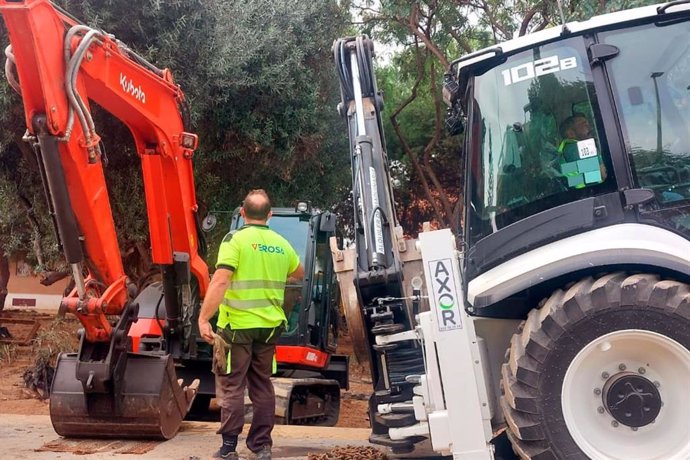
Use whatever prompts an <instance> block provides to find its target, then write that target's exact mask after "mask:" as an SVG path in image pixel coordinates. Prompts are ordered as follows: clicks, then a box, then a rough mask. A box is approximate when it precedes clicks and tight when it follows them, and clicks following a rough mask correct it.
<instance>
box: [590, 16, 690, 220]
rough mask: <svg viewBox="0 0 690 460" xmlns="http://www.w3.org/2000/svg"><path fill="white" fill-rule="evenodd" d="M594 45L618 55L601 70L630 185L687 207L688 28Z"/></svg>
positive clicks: (652, 29) (626, 35) (624, 35)
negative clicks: (605, 77)
mask: <svg viewBox="0 0 690 460" xmlns="http://www.w3.org/2000/svg"><path fill="white" fill-rule="evenodd" d="M600 40H601V41H603V42H605V43H608V44H611V45H614V46H616V47H617V48H618V49H619V50H620V52H619V54H618V56H616V57H615V58H613V59H611V60H610V61H609V62H607V63H606V67H607V70H608V72H609V75H610V78H611V80H612V86H613V90H614V96H615V101H616V108H617V110H618V114H619V118H620V120H621V127H622V130H623V135H624V136H625V142H626V148H627V150H628V153H629V154H630V157H631V164H632V169H633V175H634V177H635V180H636V182H637V184H636V185H637V186H638V187H644V188H648V189H652V190H654V191H655V195H656V198H657V204H658V205H660V206H662V207H674V206H678V205H680V204H689V203H688V200H690V23H688V22H682V23H675V24H670V25H665V26H662V25H655V24H649V25H644V26H639V27H635V28H631V29H626V30H620V31H613V32H607V33H602V34H600ZM684 220H685V223H682V222H681V224H682V225H683V226H685V227H688V226H690V221H688V217H684Z"/></svg>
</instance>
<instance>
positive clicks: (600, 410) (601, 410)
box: [597, 406, 604, 414]
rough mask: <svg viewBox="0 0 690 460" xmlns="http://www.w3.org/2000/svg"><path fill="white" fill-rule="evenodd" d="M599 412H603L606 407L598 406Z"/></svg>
mask: <svg viewBox="0 0 690 460" xmlns="http://www.w3.org/2000/svg"><path fill="white" fill-rule="evenodd" d="M597 412H599V413H600V414H603V413H604V408H603V407H601V406H599V407H597Z"/></svg>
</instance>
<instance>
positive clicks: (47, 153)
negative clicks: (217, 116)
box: [0, 0, 209, 342]
mask: <svg viewBox="0 0 690 460" xmlns="http://www.w3.org/2000/svg"><path fill="white" fill-rule="evenodd" d="M0 13H1V14H2V16H3V19H4V21H5V24H6V26H7V30H8V33H9V38H10V42H11V45H10V47H8V49H7V50H6V54H7V56H8V65H7V66H6V67H7V68H8V70H9V71H10V73H9V74H8V79H9V80H10V83H11V84H12V85H13V86H14V87H15V89H17V90H18V91H19V92H20V94H21V97H22V100H23V102H24V111H25V117H26V126H27V129H28V131H27V138H28V140H29V141H30V142H31V143H32V144H33V145H34V146H35V147H36V148H35V151H36V153H37V156H38V159H39V160H40V161H39V165H41V170H42V171H41V172H42V175H43V177H44V185H45V189H46V194H47V195H48V198H49V206H50V207H51V213H52V214H53V215H54V222H55V226H56V228H57V233H58V237H59V241H60V243H61V245H62V247H63V250H64V252H65V256H66V258H67V260H68V262H69V263H70V265H71V266H72V271H73V274H74V277H75V281H76V285H77V288H76V289H75V291H74V292H72V293H71V294H70V295H69V296H68V297H66V298H65V299H63V305H64V307H66V309H67V310H68V311H70V312H72V313H74V314H75V315H76V316H77V317H78V318H79V319H80V320H81V322H82V323H83V324H84V326H85V332H86V340H87V341H94V342H95V341H99V342H107V341H108V340H110V336H111V332H112V330H111V326H110V324H109V322H108V321H107V320H106V317H105V315H117V314H120V313H122V312H123V309H124V308H125V306H126V304H127V303H128V302H129V301H130V300H131V295H132V293H131V292H128V283H129V281H128V280H127V277H126V275H125V272H124V268H123V264H122V258H121V252H120V248H119V246H118V242H117V234H116V230H115V225H114V222H113V217H112V209H111V206H110V200H109V196H108V191H107V187H106V182H105V177H104V165H105V163H106V157H105V154H104V152H103V149H102V146H101V142H100V137H99V136H98V134H97V132H96V129H95V126H94V124H93V120H92V117H91V113H90V107H89V100H91V101H93V102H95V103H97V104H98V105H100V106H101V107H103V108H104V109H105V110H107V111H108V112H110V113H111V114H113V115H114V116H115V117H116V118H118V119H119V120H121V121H122V122H123V123H124V124H125V125H126V126H127V127H128V128H129V130H130V131H131V133H132V137H133V139H134V144H135V147H136V151H137V153H138V155H139V157H140V159H141V168H142V175H143V183H144V190H145V199H146V205H147V213H148V221H149V231H150V236H151V255H152V260H153V262H154V263H155V264H160V265H161V266H162V267H163V272H164V274H165V273H166V267H167V268H168V272H169V274H170V276H169V278H170V279H171V280H172V281H171V283H172V284H176V285H177V286H179V285H180V284H183V283H180V280H183V281H184V275H180V270H179V269H177V270H175V269H174V267H176V266H177V265H179V263H180V262H181V261H185V260H186V261H185V262H184V264H188V265H189V267H190V269H191V273H192V274H193V275H194V276H195V278H196V280H197V282H198V286H199V291H200V294H201V295H202V296H203V294H204V293H205V291H206V288H207V286H208V282H209V277H208V268H207V266H206V264H205V263H204V261H203V259H202V258H201V256H200V254H199V253H200V251H201V250H202V246H203V242H200V241H199V232H198V225H197V216H196V213H197V202H196V196H195V192H194V179H193V171H192V157H193V153H194V149H195V148H196V146H197V137H196V135H195V134H192V133H190V132H188V131H187V130H186V128H185V123H184V117H183V115H182V113H183V110H184V103H185V97H184V94H183V93H182V91H181V90H180V88H179V87H178V86H177V85H176V84H175V83H174V82H173V79H172V76H171V74H170V72H169V71H168V70H167V69H165V70H160V69H157V68H156V67H154V66H153V65H151V64H149V63H147V62H146V61H145V60H144V59H143V58H141V57H139V56H137V55H136V54H135V53H134V52H132V51H131V50H130V49H128V48H127V47H126V46H125V45H124V44H122V43H121V42H120V41H118V40H117V39H115V37H113V36H111V35H108V34H106V33H104V32H102V31H99V30H95V29H91V28H89V27H87V26H84V25H81V24H78V23H77V22H76V21H75V20H74V19H73V18H71V17H70V16H68V15H67V14H65V13H64V12H61V11H58V10H57V9H56V8H55V7H54V6H53V5H52V4H51V2H50V1H48V0H23V1H21V0H20V1H17V0H14V1H13V0H0ZM111 154H112V153H111ZM132 198H133V199H139V198H140V197H132ZM185 255H186V256H185ZM83 273H87V275H86V276H84V275H83ZM175 273H177V274H178V276H177V282H176V281H175ZM170 292H172V290H171V291H170ZM168 297H171V296H168ZM174 297H176V298H177V296H174ZM168 301H170V302H175V300H174V299H168V298H166V303H167V302H168ZM178 307H179V305H178ZM174 309H175V306H172V307H171V308H168V313H169V316H171V315H172V316H173V317H174V316H175V315H176V313H175V311H174ZM178 310H179V308H178ZM177 315H178V316H179V312H178V313H177ZM169 319H170V318H169ZM173 319H174V318H173Z"/></svg>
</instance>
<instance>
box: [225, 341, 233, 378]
mask: <svg viewBox="0 0 690 460" xmlns="http://www.w3.org/2000/svg"><path fill="white" fill-rule="evenodd" d="M231 355H232V344H230V349H229V350H228V364H227V365H226V366H225V373H226V374H230V372H231V371H232V361H231V357H232V356H231Z"/></svg>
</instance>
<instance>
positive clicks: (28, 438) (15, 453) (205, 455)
mask: <svg viewBox="0 0 690 460" xmlns="http://www.w3.org/2000/svg"><path fill="white" fill-rule="evenodd" d="M216 429H217V424H216V423H204V422H185V423H184V424H183V426H182V429H181V430H180V433H179V434H178V435H177V436H176V437H175V438H174V439H172V440H170V441H166V442H152V441H144V442H142V441H117V440H116V441H113V440H109V441H108V440H80V441H76V440H66V439H63V438H61V437H60V436H58V435H57V434H55V432H54V431H53V428H52V426H51V424H50V418H49V417H48V416H39V415H31V416H26V415H9V414H0V458H13V459H38V460H53V459H65V460H66V459H73V458H75V455H78V457H76V458H79V459H84V460H86V459H88V460H91V459H111V460H112V459H115V460H134V459H137V460H142V459H146V460H149V459H161V460H162V459H166V460H202V459H209V458H211V456H212V455H213V453H214V452H215V451H216V450H217V448H218V445H219V444H220V436H218V435H216V434H215V430H216ZM247 429H248V427H245V433H246V432H247ZM273 435H274V436H273V439H274V444H275V447H274V449H273V458H276V459H291V460H297V459H306V458H307V455H308V454H309V453H315V454H316V453H320V452H325V451H327V450H330V449H332V448H334V447H337V446H346V445H350V446H368V445H369V443H368V442H367V438H368V437H369V429H361V428H320V427H298V426H276V428H275V430H274V433H273ZM240 442H241V443H243V442H244V440H243V439H242V438H241V439H240ZM239 450H240V454H245V455H246V454H247V453H248V451H247V450H246V447H245V446H244V444H242V445H241V446H240V448H239Z"/></svg>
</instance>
